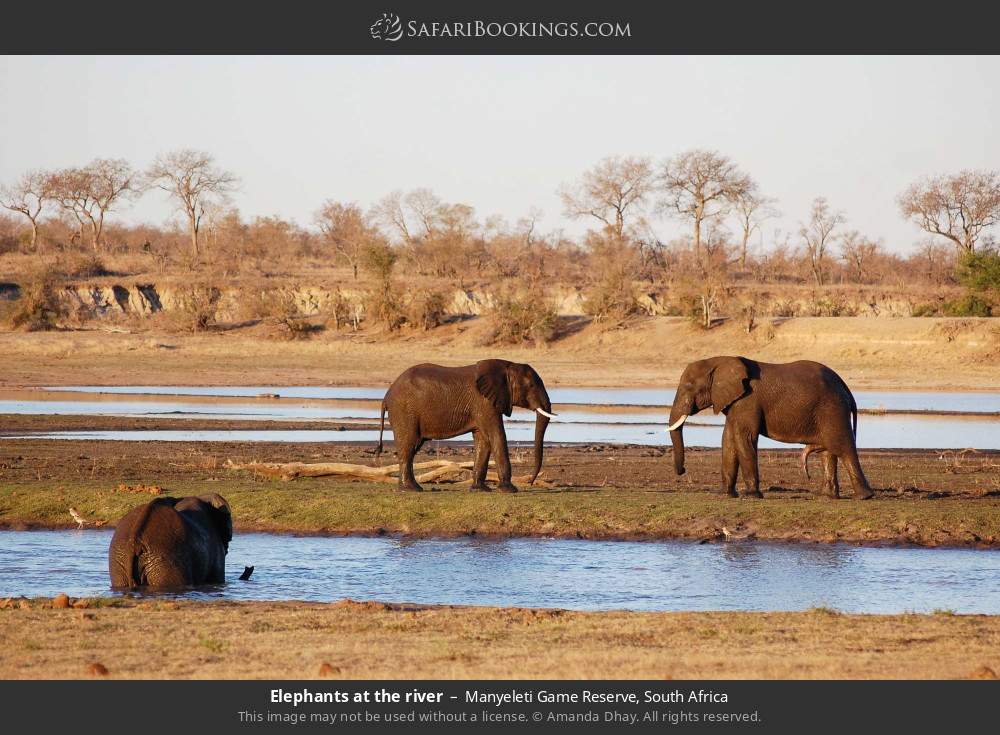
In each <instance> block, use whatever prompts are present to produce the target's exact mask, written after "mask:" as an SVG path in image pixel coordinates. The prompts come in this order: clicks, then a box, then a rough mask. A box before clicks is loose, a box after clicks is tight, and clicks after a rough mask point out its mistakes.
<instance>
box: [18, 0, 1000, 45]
mask: <svg viewBox="0 0 1000 735" xmlns="http://www.w3.org/2000/svg"><path fill="white" fill-rule="evenodd" d="M8 5H9V7H7V8H5V9H4V23H3V27H4V33H3V34H0V53H8V54H9V53H34V54H43V53H44V54H84V53H102V54H103V53H115V54H126V53H138V54H682V53H694V54H717V53H805V54H817V53H875V54H880V53H989V52H991V51H995V50H996V49H997V47H998V46H1000V43H998V41H997V35H996V33H995V25H994V24H992V23H989V22H985V19H984V22H978V23H977V22H975V17H976V16H977V15H979V14H981V13H983V12H985V10H984V9H983V6H981V5H979V6H975V7H976V8H978V9H973V6H971V4H970V9H969V11H967V12H965V11H962V10H961V9H960V8H958V7H956V6H955V3H950V4H949V6H948V13H947V14H945V15H944V16H940V15H937V14H935V15H933V16H932V15H928V14H927V13H925V12H924V11H922V10H921V6H919V5H913V4H910V5H907V6H896V5H890V4H876V3H863V4H862V3H846V2H840V3H808V2H795V3H792V2H756V3H749V2H732V1H731V0H725V1H724V0H719V2H713V3H678V2H665V3H653V2H649V0H644V1H642V2H636V1H635V0H624V1H621V0H620V1H619V2H613V3H608V2H602V3H598V2H561V3H553V2H547V3H540V2H524V1H523V0H520V1H508V2H503V3H471V2H456V1H455V0H450V1H445V0H426V1H424V2H412V1H410V2H405V1H403V0H387V1H386V2H381V1H380V2H356V3H344V2H316V1H315V0H310V1H308V2H307V1H305V0H285V1H284V2H280V3H263V2H241V3H235V2H204V0H203V1H202V2H198V3H193V2H190V0H174V2H170V3H134V2H128V3H126V2H122V1H121V0H105V1H104V2H101V3H98V4H75V5H74V4H60V5H55V6H53V5H51V4H48V3H10V4H8ZM949 19H956V22H959V23H960V26H961V27H960V28H956V29H949V28H948V22H949ZM959 19H960V20H959Z"/></svg>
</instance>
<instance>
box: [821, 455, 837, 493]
mask: <svg viewBox="0 0 1000 735" xmlns="http://www.w3.org/2000/svg"><path fill="white" fill-rule="evenodd" d="M823 494H824V495H826V496H827V497H830V498H839V497H840V480H839V479H838V478H837V455H836V454H833V453H832V452H825V453H824V454H823Z"/></svg>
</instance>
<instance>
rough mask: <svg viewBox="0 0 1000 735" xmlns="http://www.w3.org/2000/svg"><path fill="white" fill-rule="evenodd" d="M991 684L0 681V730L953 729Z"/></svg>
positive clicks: (989, 693) (987, 718) (989, 697)
mask: <svg viewBox="0 0 1000 735" xmlns="http://www.w3.org/2000/svg"><path fill="white" fill-rule="evenodd" d="M998 693H1000V685H998V684H997V683H996V682H990V681H968V682H965V681H962V682H861V681H849V682H788V681H785V682H763V681H719V682H703V681H702V682H698V681H693V682H691V681H689V682H685V681H627V682H617V681H615V682H609V681H588V682H582V681H573V682H569V681H550V682H538V681H458V682H456V681H393V682H382V681H352V682H346V681H343V682H342V681H299V682H296V681H283V682H260V681H255V682H237V681H209V682H190V681H165V682H161V681H71V682H20V681H12V682H0V703H2V707H3V710H4V712H3V723H4V729H5V731H6V732H27V731H29V730H27V729H26V728H31V730H30V731H32V732H56V731H58V730H57V729H61V728H72V729H71V730H67V731H70V732H81V731H82V730H81V728H82V729H84V730H86V729H89V727H88V726H90V725H93V726H94V727H96V728H98V731H100V732H102V733H116V732H128V733H133V734H134V733H137V732H141V733H143V734H144V735H146V734H152V733H160V732H164V733H166V732H169V733H172V734H174V735H176V733H179V732H192V733H193V732H199V733H201V732H211V733H229V732H233V733H237V732H239V733H247V732H256V731H270V730H279V729H280V730H287V729H289V728H294V729H295V730H296V731H301V732H322V731H330V729H331V728H340V729H344V728H349V729H351V730H353V731H358V732H362V731H372V732H378V731H388V730H393V731H397V732H402V731H406V730H408V729H414V730H428V729H433V730H458V731H461V732H469V731H483V732H501V731H504V732H515V731H517V730H518V729H519V728H530V729H531V730H532V731H543V732H545V731H553V732H575V731H578V730H600V731H602V732H608V731H618V730H621V731H626V730H627V731H629V732H662V731H664V730H679V729H684V730H699V731H722V730H725V731H728V732H732V731H738V730H759V731H761V732H768V733H782V732H789V733H791V732H795V733H801V732H809V733H817V732H834V731H838V732H843V731H854V732H874V731H879V732H906V733H907V734H908V735H910V734H911V733H919V732H935V733H940V732H957V731H961V729H962V728H976V729H977V731H978V730H981V728H983V727H984V726H987V725H988V726H990V728H991V730H992V728H993V726H994V725H995V722H996V720H995V717H996V702H997V695H998Z"/></svg>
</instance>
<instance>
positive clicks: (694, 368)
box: [667, 357, 750, 475]
mask: <svg viewBox="0 0 1000 735" xmlns="http://www.w3.org/2000/svg"><path fill="white" fill-rule="evenodd" d="M749 379H750V374H749V372H748V371H747V366H746V363H744V362H743V360H742V359H741V358H739V357H712V358H709V359H707V360H698V361H697V362H692V363H691V364H690V365H688V366H687V367H686V368H684V372H683V373H682V374H681V380H680V383H679V385H678V386H677V394H676V395H675V396H674V404H673V406H672V407H671V408H670V426H668V427H667V431H669V432H670V440H671V442H672V443H673V445H674V470H675V471H676V472H677V474H678V475H683V474H684V429H683V426H684V422H685V421H686V420H687V418H688V416H692V415H694V414H696V413H698V412H699V411H701V410H703V409H706V408H708V407H709V406H711V407H712V409H713V410H714V411H715V413H719V412H722V411H726V410H727V409H728V408H729V407H730V406H731V405H732V404H733V403H734V402H735V401H736V400H738V399H740V398H742V397H743V396H744V395H746V394H747V392H748V391H749V390H750V388H749V386H748V380H749Z"/></svg>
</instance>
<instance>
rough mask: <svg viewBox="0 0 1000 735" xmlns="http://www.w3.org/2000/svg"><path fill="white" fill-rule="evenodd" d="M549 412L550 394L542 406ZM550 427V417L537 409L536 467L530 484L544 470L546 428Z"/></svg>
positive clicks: (531, 483) (550, 410) (550, 407)
mask: <svg viewBox="0 0 1000 735" xmlns="http://www.w3.org/2000/svg"><path fill="white" fill-rule="evenodd" d="M541 408H542V410H544V411H546V412H547V413H552V404H551V403H549V399H548V396H546V397H545V405H544V406H542V407H541ZM548 427H549V417H548V416H546V415H544V414H542V413H541V412H540V411H538V410H537V409H536V411H535V468H534V470H533V471H532V473H531V479H530V480H529V481H528V484H529V485H533V484H534V483H535V478H536V477H538V473H539V472H541V470H542V455H543V454H544V453H545V449H544V446H543V442H544V440H545V430H546V429H547V428H548Z"/></svg>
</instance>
